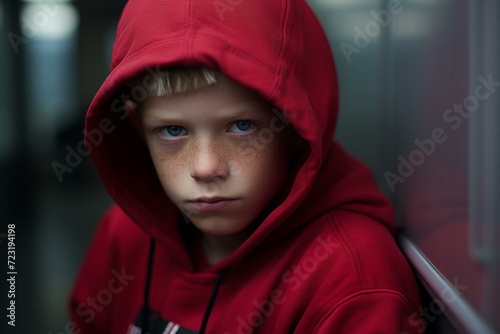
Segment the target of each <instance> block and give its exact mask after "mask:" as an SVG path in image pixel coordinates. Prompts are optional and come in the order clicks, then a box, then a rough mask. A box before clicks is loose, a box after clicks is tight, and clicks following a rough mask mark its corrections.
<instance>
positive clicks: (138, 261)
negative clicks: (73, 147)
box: [71, 0, 423, 334]
mask: <svg viewBox="0 0 500 334" xmlns="http://www.w3.org/2000/svg"><path fill="white" fill-rule="evenodd" d="M194 65H204V66H207V67H212V68H215V69H217V70H219V71H221V72H222V73H224V74H225V75H226V76H228V77H230V78H232V79H233V80H235V81H236V82H238V83H240V84H242V85H244V86H246V87H249V88H251V89H253V90H254V91H256V92H258V93H259V94H260V95H261V96H262V97H263V98H265V99H267V100H268V101H270V102H271V103H272V104H274V105H275V106H276V107H277V108H278V109H280V110H282V111H283V112H284V114H285V116H286V117H287V121H289V122H290V123H291V125H293V127H294V128H295V130H296V131H297V132H298V133H299V134H300V136H301V137H302V138H304V139H305V140H306V141H307V142H308V143H309V146H308V148H307V149H306V150H304V152H303V153H302V154H303V155H302V157H303V159H302V160H300V161H301V163H300V165H299V167H298V168H297V171H296V172H295V173H292V174H291V175H292V176H291V177H290V178H291V179H290V180H288V181H289V182H288V184H289V187H287V189H288V190H287V191H286V193H284V194H282V198H283V200H282V201H281V202H280V204H278V205H277V206H276V207H275V208H274V209H273V210H272V211H271V213H270V214H269V215H267V216H266V217H265V218H264V219H263V221H262V223H261V224H260V226H259V227H258V228H257V229H256V231H255V232H254V233H253V234H252V235H251V236H250V237H249V238H248V239H247V240H246V241H245V242H244V243H243V244H242V245H241V246H240V247H239V248H237V249H236V251H234V253H233V254H231V255H230V256H229V257H227V258H226V259H224V260H223V261H221V262H219V263H217V264H214V265H209V264H206V263H203V254H202V253H201V252H200V251H199V250H198V249H197V247H193V244H192V243H191V242H189V241H186V240H189V237H186V236H184V235H183V233H181V229H180V226H182V223H181V222H180V219H179V212H178V210H177V209H176V207H175V206H174V205H173V204H172V203H171V202H170V201H169V199H168V198H167V197H166V195H165V193H164V191H163V189H162V187H161V185H160V183H159V181H158V178H157V175H156V172H155V169H154V167H153V165H152V162H151V158H150V156H149V153H148V149H147V147H146V145H145V143H144V141H143V140H142V139H141V136H140V134H139V133H138V131H136V129H135V127H134V125H133V122H130V121H129V117H128V115H127V114H126V111H125V108H124V107H123V102H124V101H125V100H126V99H127V98H129V96H130V95H132V97H134V98H136V99H138V98H139V99H140V97H141V87H135V88H136V89H135V91H134V90H132V91H131V92H129V93H125V90H124V82H125V81H127V80H129V79H131V78H133V77H135V76H137V75H138V74H140V73H142V72H143V71H144V70H147V71H149V72H150V73H151V75H154V72H155V71H157V69H158V68H159V66H194ZM127 94H128V95H127ZM134 95H135V96H134ZM337 111H338V91H337V79H336V73H335V67H334V62H333V58H332V55H331V52H330V47H329V45H328V42H327V40H326V38H325V35H324V33H323V31H322V29H321V27H320V25H319V23H318V21H317V19H316V17H315V16H314V14H313V13H312V11H311V10H310V8H309V7H308V5H307V4H306V3H305V2H304V1H302V0H282V1H278V0H275V1H269V0H252V1H243V0H221V1H202V0H198V1H195V0H191V1H187V0H164V1H158V0H130V1H129V2H128V4H127V5H126V7H125V9H124V12H123V14H122V17H121V20H120V22H119V25H118V31H117V38H116V42H115V44H114V50H113V59H112V66H111V73H110V75H109V76H108V78H107V79H106V81H105V82H104V84H103V85H102V87H101V88H100V90H99V91H98V93H97V95H96V97H95V99H94V100H93V102H92V104H91V106H90V108H89V111H88V114H87V120H86V140H87V144H88V145H87V148H88V151H89V152H90V154H91V157H92V159H93V161H94V163H95V165H96V167H97V169H98V172H99V174H100V177H101V179H102V182H103V183H104V185H105V187H106V188H107V190H108V192H109V193H110V194H111V196H112V197H113V199H114V200H115V202H116V206H114V207H113V208H111V209H110V210H109V212H108V213H107V214H106V215H105V216H104V218H103V219H102V221H101V223H100V225H99V228H98V230H97V232H96V235H95V238H94V240H93V242H92V245H91V247H90V249H89V251H88V254H87V257H86V260H85V262H84V264H83V266H82V268H81V271H80V273H79V277H78V280H77V282H76V284H75V287H74V291H73V293H72V296H71V317H72V320H73V322H74V323H73V324H72V327H73V330H74V332H75V333H92V334H96V333H127V332H128V333H141V330H142V331H143V332H148V333H203V332H206V333H216V334H226V333H227V334H229V333H234V334H240V333H245V334H247V333H322V334H331V333H375V332H376V333H406V332H407V333H413V332H422V331H423V326H422V324H421V323H420V321H419V296H418V292H417V287H416V284H415V279H414V277H413V275H412V272H411V270H410V268H409V266H408V264H407V262H406V261H405V259H404V257H403V255H402V254H401V252H400V251H399V249H398V247H397V245H396V243H395V241H394V238H393V233H394V231H395V224H394V218H393V212H392V209H391V207H390V204H389V203H388V201H387V200H386V198H385V197H384V196H383V195H382V194H381V193H380V192H379V190H378V189H377V187H376V185H375V183H374V181H373V179H372V176H371V174H370V172H369V170H368V169H367V168H366V167H365V166H364V165H363V164H361V163H360V162H358V161H357V160H356V159H354V158H353V157H351V156H350V155H349V154H347V153H346V152H345V151H344V150H343V149H342V148H341V147H340V146H339V144H337V143H336V142H335V141H333V140H332V138H333V133H334V128H335V124H336V120H337ZM353 130H354V129H353ZM263 191H265V185H263Z"/></svg>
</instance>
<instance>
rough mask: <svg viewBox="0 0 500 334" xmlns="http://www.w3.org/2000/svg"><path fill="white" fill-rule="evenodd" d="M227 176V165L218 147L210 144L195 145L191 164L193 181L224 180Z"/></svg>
mask: <svg viewBox="0 0 500 334" xmlns="http://www.w3.org/2000/svg"><path fill="white" fill-rule="evenodd" d="M228 174H229V167H228V163H227V161H226V157H225V154H224V152H223V150H222V148H221V147H220V145H217V144H216V143H212V142H207V143H202V144H198V145H196V147H195V148H194V153H193V156H192V163H191V177H192V178H193V179H195V180H199V181H204V182H210V181H213V180H216V179H219V180H220V179H224V178H226V177H227V176H228Z"/></svg>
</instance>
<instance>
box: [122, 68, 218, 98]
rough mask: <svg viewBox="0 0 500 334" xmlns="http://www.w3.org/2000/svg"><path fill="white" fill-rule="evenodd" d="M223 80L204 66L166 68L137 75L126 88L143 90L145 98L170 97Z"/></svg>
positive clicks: (212, 70) (215, 72) (214, 71)
mask: <svg viewBox="0 0 500 334" xmlns="http://www.w3.org/2000/svg"><path fill="white" fill-rule="evenodd" d="M223 78H224V76H223V75H222V73H221V72H219V71H216V70H214V69H211V68H209V67H205V66H196V67H168V68H163V69H161V70H159V71H157V72H155V73H147V72H146V73H144V74H142V75H139V76H138V77H136V78H135V79H133V80H131V81H129V82H128V83H127V87H128V88H129V89H134V88H136V87H141V88H144V89H145V91H146V97H150V96H172V95H176V94H182V93H187V92H189V91H193V90H197V89H201V88H205V87H207V86H210V85H213V84H215V83H217V82H220V81H221V80H222V79H223ZM141 90H142V91H143V89H141ZM137 102H139V101H137Z"/></svg>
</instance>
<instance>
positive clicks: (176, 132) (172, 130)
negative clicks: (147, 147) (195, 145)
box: [160, 125, 186, 138]
mask: <svg viewBox="0 0 500 334" xmlns="http://www.w3.org/2000/svg"><path fill="white" fill-rule="evenodd" d="M160 134H161V135H162V137H165V138H175V137H180V136H184V135H185V134H186V129H184V128H183V127H182V126H178V125H170V126H166V127H164V128H163V129H161V130H160Z"/></svg>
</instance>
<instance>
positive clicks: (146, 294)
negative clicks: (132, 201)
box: [141, 238, 156, 334]
mask: <svg viewBox="0 0 500 334" xmlns="http://www.w3.org/2000/svg"><path fill="white" fill-rule="evenodd" d="M155 245H156V243H155V239H153V238H151V241H150V243H149V256H148V269H147V273H146V284H145V286H144V315H143V319H142V329H141V334H146V333H147V332H148V330H149V328H148V327H149V323H148V314H149V309H148V308H149V307H148V306H149V289H150V286H151V277H152V274H153V263H154V257H155Z"/></svg>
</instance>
